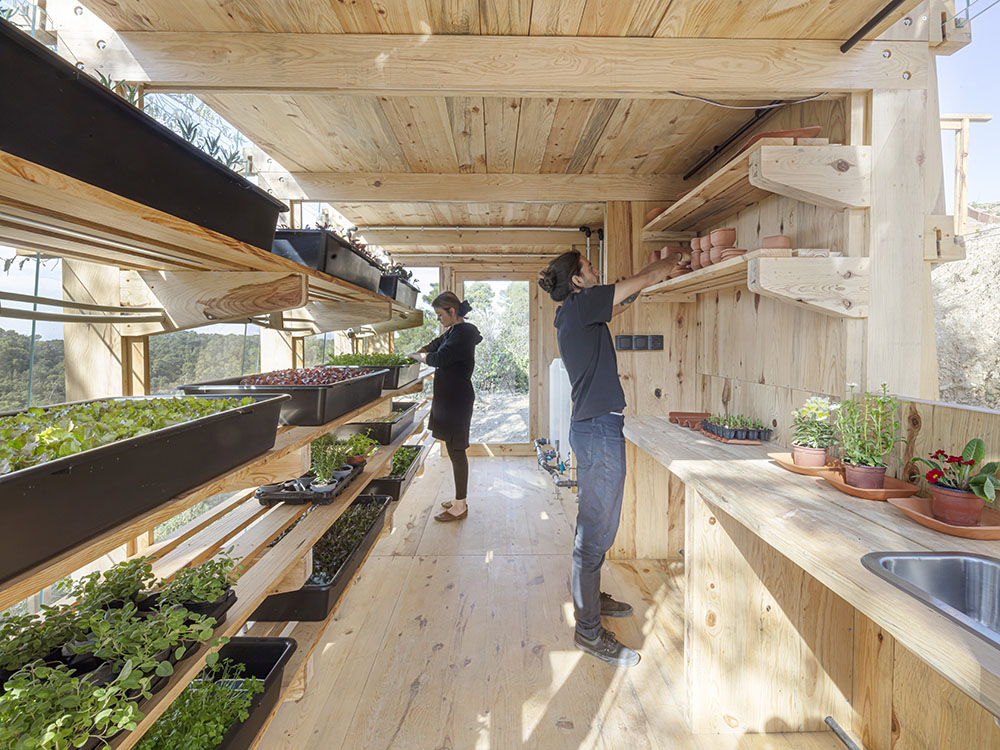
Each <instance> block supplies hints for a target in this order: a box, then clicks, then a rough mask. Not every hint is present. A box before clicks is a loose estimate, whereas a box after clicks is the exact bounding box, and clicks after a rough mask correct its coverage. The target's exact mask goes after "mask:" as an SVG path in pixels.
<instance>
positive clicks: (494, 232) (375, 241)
mask: <svg viewBox="0 0 1000 750" xmlns="http://www.w3.org/2000/svg"><path fill="white" fill-rule="evenodd" d="M358 234H359V235H360V236H362V237H364V239H365V241H366V242H368V243H369V244H372V245H381V246H382V247H394V246H403V245H422V246H427V245H461V246H470V245H494V246H500V245H525V246H532V247H538V246H546V245H556V246H560V247H562V246H565V247H568V246H570V245H574V244H579V243H580V240H581V239H582V238H583V237H584V234H583V232H582V231H581V230H580V229H579V228H578V227H502V226H501V227H459V226H455V227H406V226H381V227H358Z"/></svg>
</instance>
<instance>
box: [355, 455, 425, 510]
mask: <svg viewBox="0 0 1000 750" xmlns="http://www.w3.org/2000/svg"><path fill="white" fill-rule="evenodd" d="M401 447H403V448H420V453H418V454H417V457H416V458H414V459H413V463H411V464H410V465H409V467H408V468H407V469H406V473H405V474H404V475H403V476H401V477H392V476H387V477H378V478H377V479H373V480H372V481H370V482H369V483H368V486H367V487H365V493H370V494H372V495H388V496H389V497H391V498H392V499H393V502H399V500H400V498H402V497H403V495H404V494H405V493H406V490H408V489H409V487H410V485H411V484H412V483H413V479H414V478H415V477H416V476H417V472H418V471H419V470H420V466H421V464H423V462H424V459H425V458H427V453H428V452H429V451H430V446H429V445H428V446H419V445H404V446H401Z"/></svg>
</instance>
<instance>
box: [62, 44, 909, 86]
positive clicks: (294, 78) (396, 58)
mask: <svg viewBox="0 0 1000 750" xmlns="http://www.w3.org/2000/svg"><path fill="white" fill-rule="evenodd" d="M838 46H839V43H838V42H836V41H831V40H769V39H691V38H686V39H646V38H634V37H622V38H611V37H523V36H521V37H518V36H462V35H454V36H449V35H442V36H415V35H381V34H286V33H274V34H271V33H231V32H229V33H205V32H199V33H192V32H156V31H129V32H121V33H120V34H119V35H117V38H116V39H114V40H113V43H112V42H111V41H109V42H108V46H107V48H106V49H104V50H98V49H97V48H96V46H94V45H88V46H85V47H83V48H81V50H80V54H81V55H83V58H82V60H81V61H82V62H83V63H84V64H85V65H86V66H87V67H96V68H98V69H100V70H101V71H102V72H104V73H105V74H106V75H110V76H111V77H112V78H115V79H124V80H130V81H142V82H145V83H147V84H148V87H147V90H149V91H174V92H191V93H208V92H214V93H220V92H255V93H273V94H289V93H324V94H364V95H373V94H377V95H389V96H394V95H398V96H421V95H424V96H426V95H436V96H438V95H460V96H468V95H481V96H528V97H532V96H534V97H547V96H552V97H596V98H662V97H669V96H675V94H674V93H672V92H674V91H683V92H690V93H698V94H703V95H711V96H716V97H729V98H738V99H758V98H761V97H766V98H769V99H770V98H775V97H778V96H785V97H787V96H794V95H802V94H812V93H817V92H823V91H834V92H841V91H860V90H868V89H885V88H899V89H923V88H926V85H927V61H926V58H927V43H926V42H919V41H915V42H886V41H880V42H863V43H861V44H859V45H858V46H857V47H855V48H854V49H852V50H851V51H850V52H849V53H848V54H842V53H841V52H840V50H839V49H838ZM886 52H888V53H889V54H888V55H886V54H885V53H886Z"/></svg>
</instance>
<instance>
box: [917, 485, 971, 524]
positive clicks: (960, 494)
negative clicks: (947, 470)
mask: <svg viewBox="0 0 1000 750" xmlns="http://www.w3.org/2000/svg"><path fill="white" fill-rule="evenodd" d="M930 488H931V513H932V514H933V515H934V517H935V518H936V519H937V520H939V521H943V522H944V523H948V524H951V525H952V526H978V525H979V523H980V521H982V519H983V505H984V502H985V501H984V500H983V499H982V498H981V497H979V496H978V495H977V494H976V493H975V492H969V491H967V490H955V489H952V488H951V487H940V486H938V485H936V484H932V485H931V486H930Z"/></svg>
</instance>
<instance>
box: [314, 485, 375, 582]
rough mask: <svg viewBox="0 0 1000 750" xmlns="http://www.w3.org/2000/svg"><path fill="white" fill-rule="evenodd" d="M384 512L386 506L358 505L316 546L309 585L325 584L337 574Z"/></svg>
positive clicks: (348, 511)
mask: <svg viewBox="0 0 1000 750" xmlns="http://www.w3.org/2000/svg"><path fill="white" fill-rule="evenodd" d="M381 512H382V503H354V504H352V505H351V506H350V507H349V508H348V509H347V510H345V511H344V514H343V515H342V516H341V517H340V518H338V519H337V521H336V523H334V524H333V526H331V527H330V530H329V531H327V532H326V533H325V534H324V535H323V536H322V537H320V539H319V541H318V542H316V544H314V545H313V574H312V576H310V578H309V580H308V581H307V583H309V584H316V585H320V586H322V585H325V584H328V583H330V582H332V581H333V578H334V576H335V575H336V574H337V571H338V570H340V568H341V566H343V564H344V563H345V562H346V561H347V558H348V557H350V555H351V552H353V551H354V547H355V546H356V545H357V543H358V542H359V541H361V540H362V539H363V538H364V536H365V534H367V533H368V531H369V529H371V526H372V524H373V523H374V522H375V520H376V519H377V518H378V516H379V513H381Z"/></svg>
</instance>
